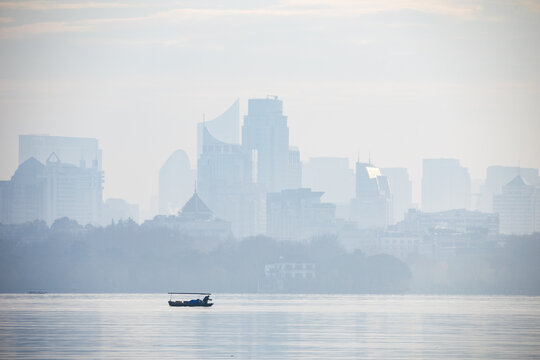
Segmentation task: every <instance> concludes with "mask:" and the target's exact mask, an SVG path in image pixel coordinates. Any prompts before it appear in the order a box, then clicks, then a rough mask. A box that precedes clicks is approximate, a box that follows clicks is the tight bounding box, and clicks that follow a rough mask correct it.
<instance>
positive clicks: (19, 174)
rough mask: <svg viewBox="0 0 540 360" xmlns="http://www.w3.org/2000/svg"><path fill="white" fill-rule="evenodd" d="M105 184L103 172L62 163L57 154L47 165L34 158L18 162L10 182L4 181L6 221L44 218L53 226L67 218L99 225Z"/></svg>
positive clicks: (53, 155) (84, 223) (17, 221)
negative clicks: (60, 219)
mask: <svg viewBox="0 0 540 360" xmlns="http://www.w3.org/2000/svg"><path fill="white" fill-rule="evenodd" d="M102 183H103V173H102V172H101V171H98V170H97V169H95V168H85V167H78V166H75V165H73V164H65V163H62V162H61V159H60V158H59V157H58V156H57V155H56V153H52V154H51V155H50V156H49V158H48V159H47V161H46V164H45V165H43V164H42V163H40V162H39V161H37V160H36V159H35V158H33V157H31V158H29V159H27V160H26V161H24V162H23V163H22V164H21V165H19V168H18V169H17V171H16V172H15V174H14V175H13V177H12V178H11V181H9V182H2V185H3V186H2V198H3V199H2V200H3V204H2V205H3V208H4V215H3V217H4V220H3V221H5V222H6V223H14V224H17V223H23V222H27V221H34V220H43V221H46V222H47V223H48V224H49V225H50V224H52V223H53V222H54V221H55V220H56V219H58V218H62V217H68V218H70V219H73V220H76V221H77V222H78V223H79V224H82V225H86V224H99V223H100V221H101V209H102V199H103V197H102V191H103V187H102ZM6 214H7V216H6Z"/></svg>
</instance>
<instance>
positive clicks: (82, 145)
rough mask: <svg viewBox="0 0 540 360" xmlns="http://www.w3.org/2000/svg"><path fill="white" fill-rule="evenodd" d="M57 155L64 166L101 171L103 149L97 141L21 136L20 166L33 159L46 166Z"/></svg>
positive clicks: (46, 136) (90, 139)
mask: <svg viewBox="0 0 540 360" xmlns="http://www.w3.org/2000/svg"><path fill="white" fill-rule="evenodd" d="M52 153H55V154H56V155H57V156H58V157H59V158H60V159H61V160H62V163H64V164H72V165H75V166H77V167H81V168H93V169H97V170H98V171H101V170H102V169H101V156H102V153H101V149H99V146H98V141H97V139H92V138H79V137H64V136H49V135H19V165H20V164H22V163H23V162H25V161H26V160H28V159H29V158H31V157H33V158H35V159H36V160H37V161H39V162H40V163H42V164H45V162H46V161H47V159H48V158H49V156H50V155H51V154H52Z"/></svg>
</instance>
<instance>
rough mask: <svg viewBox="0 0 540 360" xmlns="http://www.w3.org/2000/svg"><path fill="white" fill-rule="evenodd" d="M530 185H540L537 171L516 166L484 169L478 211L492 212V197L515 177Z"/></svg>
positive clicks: (499, 192)
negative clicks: (484, 176)
mask: <svg viewBox="0 0 540 360" xmlns="http://www.w3.org/2000/svg"><path fill="white" fill-rule="evenodd" d="M518 175H519V176H521V178H522V179H523V181H525V182H526V183H527V184H530V185H540V177H539V176H538V169H533V168H520V167H517V166H490V167H488V168H487V169H486V181H485V183H484V185H483V186H482V187H481V191H480V195H481V198H480V206H479V207H480V209H481V210H482V211H484V212H492V211H493V196H495V195H499V194H501V191H502V187H503V186H504V185H506V184H508V183H509V182H510V181H511V180H512V179H514V178H515V177H516V176H518Z"/></svg>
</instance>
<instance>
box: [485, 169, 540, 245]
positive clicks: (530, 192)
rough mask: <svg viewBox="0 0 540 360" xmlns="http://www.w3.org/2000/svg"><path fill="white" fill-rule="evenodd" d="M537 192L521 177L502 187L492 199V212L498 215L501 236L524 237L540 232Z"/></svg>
mask: <svg viewBox="0 0 540 360" xmlns="http://www.w3.org/2000/svg"><path fill="white" fill-rule="evenodd" d="M539 201H540V199H539V191H538V189H537V188H536V187H535V186H533V185H529V184H527V183H526V182H525V181H524V180H523V178H522V177H521V176H519V175H518V176H516V177H515V178H514V179H513V180H512V181H510V182H509V183H508V184H506V185H504V186H503V187H502V193H501V194H500V195H495V196H494V198H493V210H494V212H496V213H498V214H499V221H500V232H501V234H513V235H524V234H532V233H534V232H536V231H540V222H539V220H538V219H539V216H538V215H537V213H536V212H537V209H538V208H539V205H538V202H539Z"/></svg>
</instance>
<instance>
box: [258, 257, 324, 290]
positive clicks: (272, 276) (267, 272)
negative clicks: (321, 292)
mask: <svg viewBox="0 0 540 360" xmlns="http://www.w3.org/2000/svg"><path fill="white" fill-rule="evenodd" d="M315 277H316V267H315V264H314V263H294V262H279V263H273V264H266V265H264V279H262V281H259V283H258V291H260V292H284V291H292V292H294V291H305V290H309V289H310V286H312V285H313V284H314V282H313V280H314V279H315Z"/></svg>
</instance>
